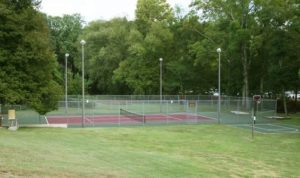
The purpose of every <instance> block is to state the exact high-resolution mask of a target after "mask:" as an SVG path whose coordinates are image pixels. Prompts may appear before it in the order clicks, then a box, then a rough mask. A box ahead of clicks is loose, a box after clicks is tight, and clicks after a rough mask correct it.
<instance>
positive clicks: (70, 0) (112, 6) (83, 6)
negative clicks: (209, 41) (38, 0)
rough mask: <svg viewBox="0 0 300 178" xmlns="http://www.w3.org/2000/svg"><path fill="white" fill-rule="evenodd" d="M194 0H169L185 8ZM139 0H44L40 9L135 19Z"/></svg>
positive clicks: (87, 17) (55, 13) (89, 18)
mask: <svg viewBox="0 0 300 178" xmlns="http://www.w3.org/2000/svg"><path fill="white" fill-rule="evenodd" d="M191 1H192V0H167V2H168V3H169V4H170V5H171V7H174V6H175V4H176V5H179V6H180V7H182V8H184V9H186V10H187V9H188V5H189V4H190V3H191ZM136 3H137V0H42V4H41V8H40V10H41V11H42V12H44V13H46V14H48V15H51V16H62V15H64V14H74V13H79V14H81V16H82V17H83V18H84V20H85V21H87V22H90V21H93V20H99V19H102V20H110V19H112V18H114V17H124V16H125V17H127V18H128V19H130V20H132V19H134V12H135V8H136Z"/></svg>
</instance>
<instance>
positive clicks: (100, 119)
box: [47, 114, 215, 125]
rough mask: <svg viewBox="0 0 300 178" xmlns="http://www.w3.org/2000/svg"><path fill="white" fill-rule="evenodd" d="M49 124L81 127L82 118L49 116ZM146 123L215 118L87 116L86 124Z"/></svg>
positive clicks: (176, 115)
mask: <svg viewBox="0 0 300 178" xmlns="http://www.w3.org/2000/svg"><path fill="white" fill-rule="evenodd" d="M47 119H48V123H49V124H69V125H80V124H81V123H82V116H78V115H77V116H48V117H47ZM144 121H145V123H146V124H147V123H162V122H174V123H176V122H214V121H215V119H214V118H209V117H205V116H199V115H187V114H171V115H163V114H151V115H145V116H144V118H143V117H128V116H121V115H86V116H85V119H84V123H85V124H93V125H106V124H120V123H122V124H141V123H143V122H144Z"/></svg>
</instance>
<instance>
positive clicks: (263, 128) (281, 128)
mask: <svg viewBox="0 0 300 178" xmlns="http://www.w3.org/2000/svg"><path fill="white" fill-rule="evenodd" d="M233 126H235V127H239V128H243V129H249V130H251V129H252V125H251V124H235V125H233ZM254 131H255V132H258V133H300V127H297V126H294V125H287V124H278V123H269V124H255V125H254Z"/></svg>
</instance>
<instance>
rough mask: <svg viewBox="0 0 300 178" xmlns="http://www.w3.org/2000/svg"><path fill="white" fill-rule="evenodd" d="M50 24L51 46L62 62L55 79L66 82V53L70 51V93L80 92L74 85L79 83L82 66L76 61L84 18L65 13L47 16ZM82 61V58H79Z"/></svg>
mask: <svg viewBox="0 0 300 178" xmlns="http://www.w3.org/2000/svg"><path fill="white" fill-rule="evenodd" d="M47 21H48V26H49V29H50V39H51V46H52V48H53V50H54V51H55V54H56V58H57V62H58V63H59V64H60V65H59V68H58V71H57V72H56V78H55V80H56V81H57V82H59V83H60V84H61V85H63V83H64V78H63V76H64V72H65V71H64V66H65V54H66V53H69V54H70V55H69V57H68V68H70V70H68V71H69V72H68V75H69V77H68V80H69V81H68V83H69V88H70V90H69V91H68V93H69V94H79V93H80V90H78V89H76V88H78V86H74V85H76V84H77V83H78V77H76V76H77V75H78V73H79V69H78V68H80V67H78V66H79V64H77V63H76V60H77V56H80V55H79V50H78V38H79V36H80V35H81V34H82V30H83V25H82V24H83V20H82V17H81V16H80V15H79V14H73V15H64V16H63V17H53V16H48V17H47ZM79 61H80V60H79Z"/></svg>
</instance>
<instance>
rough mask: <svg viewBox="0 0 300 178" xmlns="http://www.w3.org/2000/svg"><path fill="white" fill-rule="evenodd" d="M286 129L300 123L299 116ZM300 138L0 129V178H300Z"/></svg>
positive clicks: (169, 130)
mask: <svg viewBox="0 0 300 178" xmlns="http://www.w3.org/2000/svg"><path fill="white" fill-rule="evenodd" d="M283 122H285V123H293V124H297V125H300V118H299V117H297V118H293V119H291V120H290V121H283ZM299 168H300V134H259V133H256V134H255V139H254V140H252V139H251V132H250V130H244V129H241V128H235V127H231V126H226V125H177V126H147V127H127V128H118V127H112V128H86V129H29V128H28V129H25V128H21V129H19V130H18V131H17V132H12V131H8V130H7V129H5V128H0V177H23V176H24V177H110V178H112V177H172V178H174V177H300V169H299Z"/></svg>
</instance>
